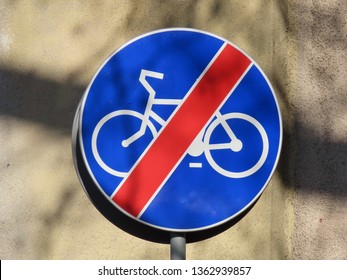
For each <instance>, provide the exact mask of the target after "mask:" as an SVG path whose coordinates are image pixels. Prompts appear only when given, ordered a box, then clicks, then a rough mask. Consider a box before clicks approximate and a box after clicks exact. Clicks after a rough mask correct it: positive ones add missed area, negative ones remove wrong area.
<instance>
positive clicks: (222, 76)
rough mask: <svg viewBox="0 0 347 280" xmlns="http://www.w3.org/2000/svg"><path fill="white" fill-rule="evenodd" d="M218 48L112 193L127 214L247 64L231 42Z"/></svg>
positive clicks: (139, 206)
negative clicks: (173, 112)
mask: <svg viewBox="0 0 347 280" xmlns="http://www.w3.org/2000/svg"><path fill="white" fill-rule="evenodd" d="M222 48H223V49H222V50H221V51H220V53H219V55H218V56H217V57H215V58H214V59H215V60H214V61H213V62H212V63H211V64H210V65H209V68H208V69H207V71H206V72H205V74H204V75H203V76H202V77H201V79H200V81H199V82H198V83H197V84H196V85H195V88H193V89H191V90H190V94H189V96H188V97H187V98H186V100H185V101H184V103H183V104H182V105H181V107H180V108H179V109H178V110H177V111H176V113H175V115H174V116H173V117H172V118H171V119H170V120H169V122H168V123H167V125H166V126H165V128H163V129H162V132H161V133H160V134H159V136H158V138H157V139H156V140H155V141H154V142H153V143H152V145H151V146H150V148H149V149H148V150H147V152H146V154H145V155H143V157H142V159H141V160H140V161H139V162H137V165H136V166H135V168H134V169H133V170H132V172H131V173H130V174H129V175H128V177H126V178H125V179H124V180H123V182H122V184H121V185H120V186H119V189H118V190H117V191H116V193H115V195H114V196H113V198H112V199H113V201H114V202H115V203H116V204H117V205H119V206H120V207H121V208H122V209H124V210H125V211H126V212H128V213H129V214H131V215H133V216H135V217H137V216H138V215H139V214H140V213H141V211H142V210H143V209H144V207H145V206H146V205H147V203H148V202H149V201H150V200H151V198H152V196H153V195H154V194H155V193H156V192H157V191H158V189H159V188H160V187H161V186H162V184H163V182H164V180H165V179H166V178H167V176H168V175H169V173H170V172H171V171H172V169H173V168H174V167H175V166H176V164H177V163H178V161H179V160H180V159H181V158H182V156H183V155H184V154H185V152H186V151H187V149H188V148H189V146H190V144H191V143H192V142H193V140H194V139H195V137H196V136H197V135H198V134H199V132H200V131H201V129H202V128H203V127H204V126H205V124H206V123H207V122H208V121H209V119H210V118H211V117H212V115H214V114H215V112H216V111H217V109H218V108H219V106H220V105H221V104H222V102H223V101H224V100H225V98H226V96H227V95H228V94H229V92H230V91H231V89H232V88H233V87H234V86H235V84H236V83H237V82H238V81H239V79H240V78H241V76H242V75H243V73H244V72H245V71H246V69H247V68H248V66H249V65H250V64H251V61H250V60H249V59H248V58H247V57H246V56H245V55H244V54H243V53H241V52H240V51H239V50H237V49H236V48H234V47H233V46H231V45H229V44H226V45H224V46H223V47H222ZM187 179H189V178H187Z"/></svg>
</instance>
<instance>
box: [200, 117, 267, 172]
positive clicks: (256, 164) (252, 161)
mask: <svg viewBox="0 0 347 280" xmlns="http://www.w3.org/2000/svg"><path fill="white" fill-rule="evenodd" d="M223 125H224V126H225V125H227V126H229V127H230V129H231V130H232V131H233V133H234V135H235V136H236V137H237V139H238V140H240V141H241V143H242V148H240V149H239V150H237V151H235V150H233V149H232V144H231V142H232V139H230V136H229V135H228V133H227V131H226V130H225V129H224V127H223ZM204 146H205V149H204V152H205V156H206V159H207V161H208V162H209V164H210V165H211V167H212V168H213V169H214V170H215V171H217V172H218V173H220V174H221V175H223V176H225V177H229V178H244V177H247V176H250V175H252V174H254V173H255V172H257V171H258V170H259V169H260V168H261V167H262V166H263V164H264V162H265V160H266V158H267V155H268V152H269V140H268V137H267V134H266V131H265V129H264V127H263V126H262V125H261V124H260V123H259V122H258V121H257V120H256V119H255V118H253V117H251V116H249V115H247V114H243V113H229V114H225V115H222V116H221V117H220V118H216V119H215V120H214V121H213V122H212V123H211V124H210V126H209V127H208V128H207V130H206V134H205V137H204Z"/></svg>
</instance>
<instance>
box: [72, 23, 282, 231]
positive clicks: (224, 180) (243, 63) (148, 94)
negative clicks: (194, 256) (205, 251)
mask: <svg viewBox="0 0 347 280" xmlns="http://www.w3.org/2000/svg"><path fill="white" fill-rule="evenodd" d="M79 127H80V132H79V141H80V144H81V152H82V156H83V160H84V161H85V164H86V166H87V169H88V172H89V173H90V175H91V177H92V178H93V180H94V182H95V185H96V187H98V188H99V189H100V191H101V192H102V193H103V194H104V195H105V196H106V197H107V198H108V199H109V201H110V202H112V203H113V205H114V206H115V207H117V208H118V209H119V210H121V211H123V212H124V213H125V214H127V215H129V216H130V217H133V218H134V219H136V220H138V221H140V222H143V223H145V224H147V225H150V226H153V227H156V228H160V229H164V230H172V231H186V232H188V231H195V230H202V229H206V228H210V227H213V226H217V225H219V224H221V223H223V222H226V221H228V220H230V219H232V218H234V217H235V216H237V215H239V214H240V213H242V212H243V211H244V210H246V209H247V208H248V207H249V206H250V205H251V204H252V203H253V202H255V200H256V199H257V198H258V197H259V196H260V194H261V193H262V192H263V190H264V188H265V186H266V185H267V183H268V182H269V180H270V178H271V176H272V174H273V172H274V169H275V166H276V164H277V161H278V158H279V153H280V148H281V142H282V123H281V115H280V111H279V106H278V104H277V101H276V97H275V95H274V92H273V90H272V88H271V85H270V83H269V81H268V80H267V78H266V77H265V75H264V73H263V72H262V71H261V69H260V68H259V67H258V65H257V64H256V63H255V62H254V61H253V60H252V58H250V57H249V56H248V55H247V54H245V53H244V52H243V51H241V50H240V49H239V48H237V47H236V46H235V45H233V44H231V43H230V42H228V41H226V40H225V39H222V38H220V37H217V36H215V35H211V34H209V33H205V32H201V31H197V30H193V29H164V30H159V31H156V32H152V33H148V34H145V35H143V36H141V37H138V38H136V39H134V40H132V41H131V42H129V43H127V44H126V45H124V46H123V47H121V48H120V49H119V50H117V51H116V52H115V53H113V54H112V55H111V56H110V57H109V58H108V59H107V60H106V61H105V63H104V64H103V65H102V66H101V67H100V68H99V70H98V71H97V73H96V75H95V76H94V78H93V80H92V82H91V83H90V85H89V87H88V89H87V91H86V93H85V95H84V97H83V100H82V105H81V113H80V119H79Z"/></svg>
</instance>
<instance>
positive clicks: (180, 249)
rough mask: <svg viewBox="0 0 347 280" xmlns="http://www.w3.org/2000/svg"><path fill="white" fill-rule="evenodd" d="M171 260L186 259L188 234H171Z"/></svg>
mask: <svg viewBox="0 0 347 280" xmlns="http://www.w3.org/2000/svg"><path fill="white" fill-rule="evenodd" d="M170 259H171V260H185V259H186V234H185V233H179V232H171V236H170Z"/></svg>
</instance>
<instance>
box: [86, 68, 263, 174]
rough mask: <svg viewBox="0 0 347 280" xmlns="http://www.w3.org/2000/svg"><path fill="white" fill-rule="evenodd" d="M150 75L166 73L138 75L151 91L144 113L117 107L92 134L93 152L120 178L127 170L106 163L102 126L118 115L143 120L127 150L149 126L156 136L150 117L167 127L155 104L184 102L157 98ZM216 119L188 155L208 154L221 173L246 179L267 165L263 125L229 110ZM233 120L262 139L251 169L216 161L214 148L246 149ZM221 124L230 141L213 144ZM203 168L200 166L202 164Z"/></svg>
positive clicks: (126, 142)
mask: <svg viewBox="0 0 347 280" xmlns="http://www.w3.org/2000/svg"><path fill="white" fill-rule="evenodd" d="M147 77H151V78H156V79H163V78H164V74H163V73H159V72H154V71H149V70H145V69H142V70H141V73H140V77H139V81H140V83H141V84H142V85H143V87H144V88H145V89H146V90H147V91H148V93H149V97H148V101H147V105H146V108H145V112H144V114H141V113H139V112H137V111H133V110H117V111H113V112H111V113H109V114H107V115H106V116H104V117H103V118H102V119H101V120H100V121H99V122H98V124H97V125H96V127H95V129H94V131H93V135H92V152H93V154H94V157H95V159H96V161H97V163H98V164H99V165H100V166H101V167H102V168H103V169H104V170H105V171H106V172H108V173H109V174H112V175H114V176H117V177H125V176H126V175H127V174H128V172H124V171H120V170H116V169H115V168H114V167H112V168H111V167H110V166H109V165H107V164H106V163H105V162H104V161H103V160H102V158H101V157H100V154H99V150H98V146H97V141H98V137H99V132H100V130H101V129H102V127H103V126H104V125H105V124H106V123H107V122H108V121H110V120H112V119H114V118H117V117H119V116H128V117H134V118H137V119H140V121H141V126H140V128H139V130H138V131H137V132H136V133H134V134H133V135H131V136H130V137H128V138H126V139H124V140H123V141H122V143H121V145H122V147H123V148H124V149H127V148H128V147H129V146H130V145H131V144H132V143H134V142H135V141H137V140H138V139H140V138H141V137H142V136H144V135H145V133H146V130H147V128H149V130H150V132H151V135H152V137H153V138H156V137H157V135H158V133H159V130H157V129H156V127H155V126H154V124H153V123H152V121H151V120H150V117H151V118H152V119H154V120H155V121H156V122H157V123H158V124H160V126H164V125H165V124H166V121H165V120H164V119H163V118H161V117H160V116H159V115H158V114H156V113H155V112H154V111H153V110H152V106H153V105H155V104H156V105H174V106H179V105H180V104H181V103H182V100H181V99H158V98H155V94H156V92H155V90H154V89H153V88H152V86H151V85H150V84H149V83H148V81H147V80H146V78H147ZM215 117H216V118H215V119H214V120H213V121H212V122H210V123H208V124H207V125H206V126H205V127H204V128H203V129H202V130H201V132H200V133H199V135H198V136H197V137H196V138H195V140H194V141H193V143H192V144H191V145H190V147H189V148H188V151H187V152H188V154H189V155H191V156H194V157H197V156H200V155H201V154H203V153H204V154H205V156H206V159H207V161H208V163H209V164H210V165H211V167H212V168H213V169H214V170H215V171H216V172H218V173H219V174H221V175H223V176H226V177H229V178H244V177H247V176H250V175H252V174H253V173H255V172H257V171H258V170H259V169H260V168H261V167H262V165H263V164H264V162H265V160H266V158H267V155H268V151H269V140H268V137H267V134H266V132H265V129H264V128H263V126H262V125H261V124H260V123H259V122H258V121H257V120H256V119H255V118H253V117H251V116H249V115H247V114H244V113H227V114H224V115H222V114H221V113H220V112H219V111H217V112H216V113H215ZM231 119H241V120H244V121H246V122H249V123H250V124H252V125H253V126H254V127H255V128H256V129H257V131H258V133H259V134H260V136H261V141H262V152H261V155H260V158H259V159H258V160H257V161H256V163H255V164H253V165H252V166H251V167H250V168H248V169H247V170H243V171H232V170H227V169H225V168H223V167H221V165H220V164H218V163H217V161H216V160H215V159H214V158H213V156H212V153H211V151H214V150H229V151H230V150H231V151H233V152H235V153H237V152H239V151H241V150H242V148H243V143H242V142H241V140H240V139H238V138H237V136H236V135H235V134H234V132H233V131H232V129H231V127H230V126H229V124H228V122H227V121H228V120H231ZM218 125H221V126H222V127H223V129H224V130H225V132H226V134H227V135H228V137H229V139H230V141H228V142H225V143H217V144H215V143H211V135H212V134H213V132H214V130H215V128H216V127H217V126H218ZM199 167H200V166H199Z"/></svg>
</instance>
